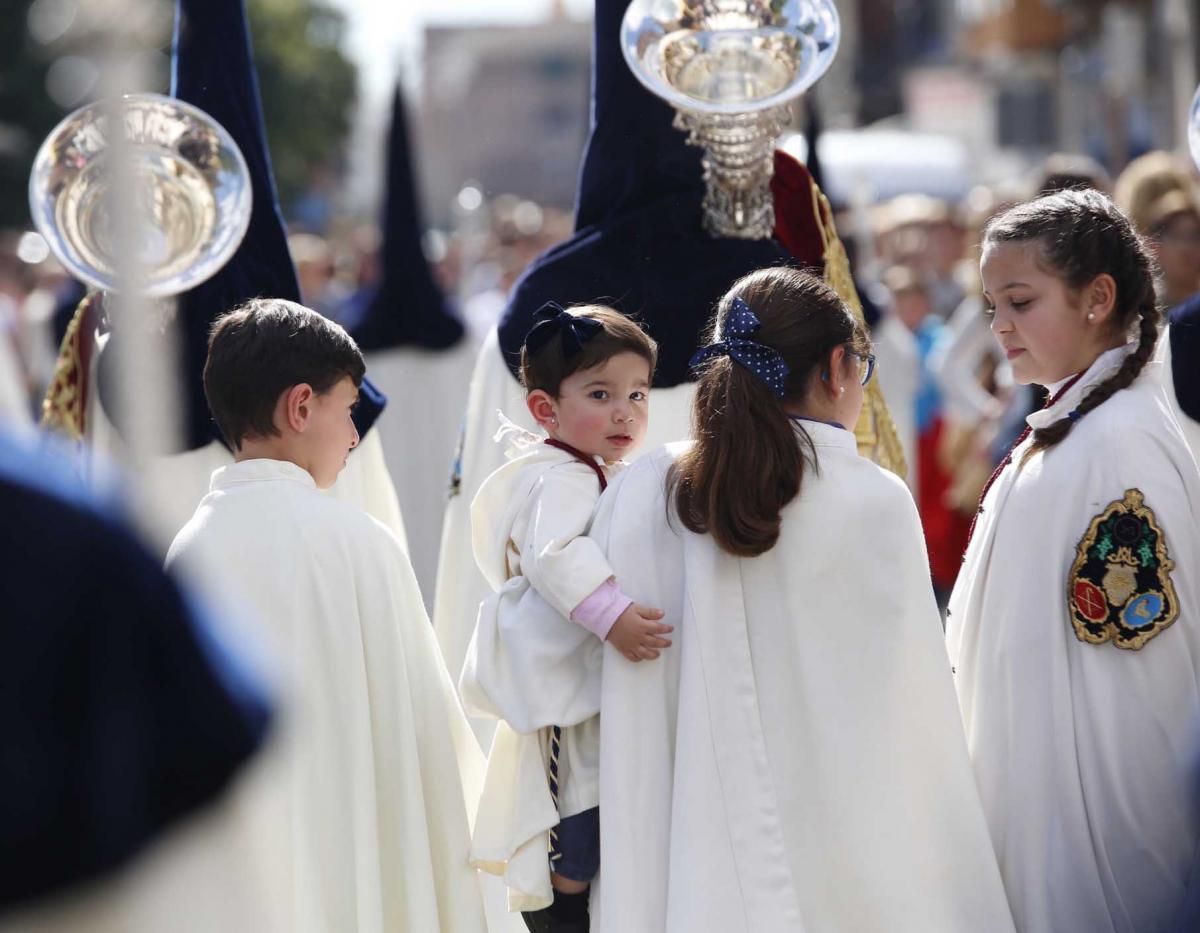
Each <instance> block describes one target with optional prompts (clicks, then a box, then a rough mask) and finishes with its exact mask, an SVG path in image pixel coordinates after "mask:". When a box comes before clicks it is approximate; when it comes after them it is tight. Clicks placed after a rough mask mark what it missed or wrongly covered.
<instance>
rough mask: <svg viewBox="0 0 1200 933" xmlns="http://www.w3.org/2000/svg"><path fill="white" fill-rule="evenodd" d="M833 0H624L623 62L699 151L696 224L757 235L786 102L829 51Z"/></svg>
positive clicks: (829, 57)
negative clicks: (700, 217)
mask: <svg viewBox="0 0 1200 933" xmlns="http://www.w3.org/2000/svg"><path fill="white" fill-rule="evenodd" d="M840 36H841V25H840V22H839V20H838V15H837V9H836V8H835V7H834V5H833V2H832V0H633V2H632V3H630V5H629V8H628V10H626V11H625V18H624V21H623V23H622V28H621V47H622V50H623V51H624V54H625V60H626V61H627V62H628V64H629V67H630V68H631V69H632V71H633V73H634V74H635V75H636V76H637V78H638V80H640V81H641V82H642V84H644V85H645V86H646V87H647V88H648V89H649V90H650V91H652V92H653V93H654V94H656V95H657V96H659V97H661V98H663V99H664V100H665V101H667V102H668V103H669V104H671V106H672V107H674V108H675V110H676V116H675V126H676V127H677V128H679V129H681V130H683V131H685V132H686V133H687V134H688V142H689V143H691V144H693V145H695V146H701V147H703V149H704V157H703V165H704V179H705V185H706V192H705V197H704V226H705V229H706V230H707V231H708V232H709V233H711V234H712V235H714V236H725V237H742V238H745V239H764V238H766V237H769V236H770V235H771V232H772V230H773V229H774V226H775V212H774V209H773V207H772V204H771V189H770V182H771V174H772V172H773V158H774V148H775V140H776V139H777V138H778V136H779V134H780V133H781V132H782V130H783V128H784V127H785V126H786V125H787V123H788V120H789V116H790V112H789V104H791V102H792V101H794V100H795V99H796V98H797V97H798V96H799V95H800V94H802V93H804V91H806V90H807V89H808V88H810V87H812V85H813V84H814V83H815V82H816V81H817V79H818V78H820V77H821V75H823V74H824V73H825V71H826V70H827V69H828V68H829V65H830V63H832V61H833V58H834V56H835V55H836V54H837V48H838V41H839V39H840Z"/></svg>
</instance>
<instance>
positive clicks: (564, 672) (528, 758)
mask: <svg viewBox="0 0 1200 933" xmlns="http://www.w3.org/2000/svg"><path fill="white" fill-rule="evenodd" d="M513 434H518V435H523V436H521V437H520V438H519V439H518V440H517V442H516V443H514V444H513V445H512V446H511V447H510V451H509V453H510V456H511V457H512V459H511V460H510V461H509V462H508V463H507V464H505V465H504V466H502V467H501V468H500V469H498V470H496V472H495V473H493V474H492V475H491V476H489V477H488V478H487V480H486V481H485V482H484V483H483V485H482V486H481V487H480V489H479V492H478V494H477V495H476V496H475V499H474V501H473V502H472V504H471V524H472V537H473V542H472V543H473V550H474V553H475V559H476V562H477V563H478V565H479V568H480V570H481V571H482V573H483V575H484V577H485V578H486V580H487V582H488V584H489V585H490V586H491V587H492V589H493V592H492V593H491V594H490V595H489V596H488V597H487V599H485V600H484V601H483V603H482V604H481V605H480V607H479V613H478V619H477V622H476V626H475V633H474V636H473V637H472V639H471V643H470V646H469V647H468V650H467V656H466V659H465V663H464V665H463V672H462V677H461V680H460V683H459V686H460V690H461V693H462V698H463V704H464V706H465V707H466V710H467V712H468V713H469V714H471V715H473V716H478V717H483V718H489V719H494V720H499V722H498V725H497V727H496V731H495V734H494V736H493V739H492V744H491V750H490V753H489V755H488V766H487V777H486V779H485V781H484V789H483V794H482V796H481V797H480V801H479V815H478V818H477V820H476V824H475V833H474V836H473V838H472V842H471V858H472V863H473V864H475V865H476V866H478V867H479V868H481V869H483V870H485V871H488V872H491V873H493V874H497V875H502V876H503V877H504V880H505V884H506V885H507V887H508V891H509V894H508V903H509V907H510V909H512V910H539V909H541V908H542V907H546V906H549V904H550V903H551V901H552V900H553V892H552V891H551V887H550V868H549V863H548V861H547V857H546V854H547V849H548V834H549V831H550V830H551V829H552V828H553V827H554V826H555V824H557V823H558V822H559V819H560V818H566V817H568V816H573V815H575V814H577V813H581V812H583V811H584V810H587V809H590V808H591V807H594V806H597V805H598V804H599V802H600V799H599V788H598V786H597V781H598V777H599V774H598V771H599V745H600V726H599V720H598V719H597V717H596V714H597V712H598V711H599V703H600V661H601V656H602V642H601V641H600V640H599V639H598V638H597V637H596V636H595V635H594V634H592V633H591V632H590V631H589V630H587V629H586V628H584V627H583V626H581V625H577V624H576V623H574V622H572V621H570V615H571V612H572V610H573V609H574V608H575V607H576V606H578V605H579V604H580V603H582V602H583V601H584V599H586V598H587V597H588V596H589V595H591V593H592V592H593V591H594V590H596V589H597V588H599V587H600V586H601V584H603V583H604V582H605V581H606V580H608V579H609V578H610V577H611V576H612V568H611V567H609V565H608V561H607V560H605V558H604V554H603V553H602V552H601V551H600V548H599V547H598V545H597V544H596V542H595V541H593V540H592V539H591V538H588V537H586V536H585V534H586V532H587V530H588V527H589V526H590V525H591V521H592V513H593V511H594V510H595V506H596V502H597V501H598V500H599V498H600V492H601V490H600V482H599V477H598V476H597V473H596V470H594V469H592V468H591V467H589V466H588V465H587V464H584V463H581V462H580V461H578V460H577V459H576V458H575V457H574V456H572V455H571V454H570V453H567V452H566V451H563V450H561V449H559V448H556V447H552V446H550V445H549V444H544V443H541V439H540V438H538V437H536V436H534V435H532V434H528V433H527V432H522V431H520V430H519V429H515V426H511V427H510V428H508V429H507V430H503V431H502V432H501V435H508V436H511V435H513ZM498 439H499V438H498ZM597 466H600V465H599V463H598V464H597ZM600 468H601V469H604V470H605V473H606V478H607V477H611V476H613V475H615V472H614V471H613V470H612V468H606V467H600ZM552 726H559V727H561V741H560V749H561V750H560V753H559V757H558V804H557V807H556V806H555V803H554V800H553V798H552V797H551V794H550V789H549V785H548V780H547V769H548V765H549V762H548V746H549V734H548V733H549V730H550V727H552Z"/></svg>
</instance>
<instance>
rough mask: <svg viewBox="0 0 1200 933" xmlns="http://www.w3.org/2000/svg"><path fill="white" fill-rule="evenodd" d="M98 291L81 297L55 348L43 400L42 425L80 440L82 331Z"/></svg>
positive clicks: (83, 423) (86, 336)
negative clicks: (50, 375) (50, 373)
mask: <svg viewBox="0 0 1200 933" xmlns="http://www.w3.org/2000/svg"><path fill="white" fill-rule="evenodd" d="M97 298H98V296H97V294H91V295H87V296H85V297H84V299H83V300H82V301H80V302H79V305H78V307H76V309H75V314H74V316H72V318H71V323H70V324H68V325H67V332H66V333H65V334H64V335H63V339H62V344H61V345H60V346H59V348H58V360H57V361H56V362H55V364H54V377H53V378H52V379H51V380H50V385H49V386H48V387H47V388H46V397H45V398H44V399H42V427H44V428H48V429H50V430H53V431H57V432H59V433H60V434H63V435H65V436H67V437H69V438H71V439H72V440H76V441H81V440H83V436H84V432H85V431H86V429H87V421H86V418H87V413H86V411H85V410H84V409H85V407H86V391H87V379H88V374H87V372H86V371H85V369H84V365H83V341H85V340H90V339H91V334H88V333H84V332H83V331H84V322H85V321H90V320H91V315H90V314H89V311H90V310H91V308H92V305H93V303H94V302H95V301H96V300H97Z"/></svg>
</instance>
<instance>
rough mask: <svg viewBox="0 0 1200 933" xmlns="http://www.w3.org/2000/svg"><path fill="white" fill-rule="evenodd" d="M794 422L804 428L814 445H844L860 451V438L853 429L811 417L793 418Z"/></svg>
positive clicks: (846, 447)
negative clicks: (849, 429)
mask: <svg viewBox="0 0 1200 933" xmlns="http://www.w3.org/2000/svg"><path fill="white" fill-rule="evenodd" d="M792 424H793V425H794V426H796V427H798V428H803V429H804V431H805V433H806V434H808V436H809V439H810V440H811V441H812V442H813V446H814V447H844V448H845V449H847V450H853V451H855V452H857V451H858V439H857V438H856V437H855V436H854V432H853V431H848V430H846V429H845V428H839V427H838V426H837V425H835V424H827V423H826V422H824V421H813V420H812V419H810V418H803V419H800V420H796V419H794V418H793V419H792Z"/></svg>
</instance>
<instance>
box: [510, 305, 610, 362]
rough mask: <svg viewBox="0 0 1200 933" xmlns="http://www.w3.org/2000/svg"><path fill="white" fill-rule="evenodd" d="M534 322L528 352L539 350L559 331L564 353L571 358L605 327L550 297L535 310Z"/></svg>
mask: <svg viewBox="0 0 1200 933" xmlns="http://www.w3.org/2000/svg"><path fill="white" fill-rule="evenodd" d="M533 320H534V325H533V327H531V328H529V333H528V334H526V335H525V352H527V353H537V352H538V351H539V350H540V349H542V347H544V346H545V345H546V344H547V343H549V342H550V339H551V338H552V337H554V335H555V334H560V335H561V336H562V348H563V356H564V357H566V358H567V359H568V360H569V359H570V358H571V357H573V356H575V355H576V354H578V353H581V352H583V345H584V344H585V343H587V342H588V341H589V340H591V339H592V338H593V337H595V336H596V335H597V334H598V333H600V331H602V330H603V329H604V327H603V325H602V324H601V323H600V322H599V321H597V320H594V319H592V318H590V317H584V316H582V315H579V314H569V313H567V312H566V311H564V310H563V309H562V306H561V305H560V304H558V302H555V301H547V302H546V303H545V304H544V305H542V306H541V307H540V308H538V309H537V311H535V312H534V314H533Z"/></svg>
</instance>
